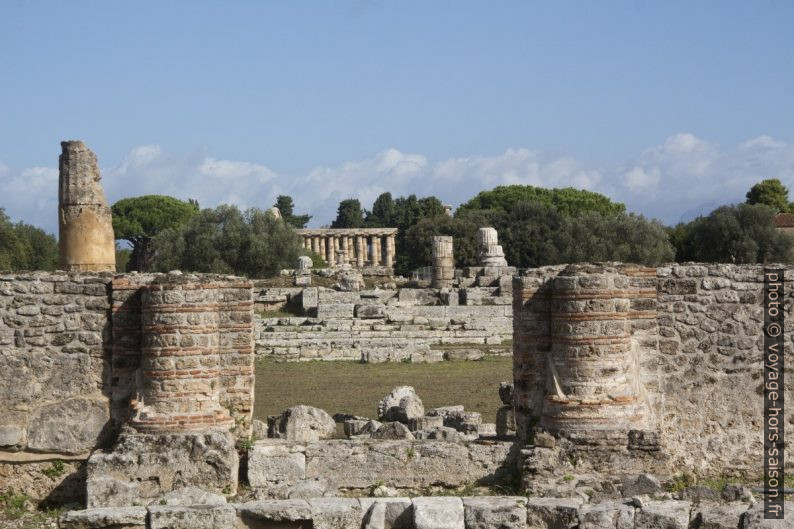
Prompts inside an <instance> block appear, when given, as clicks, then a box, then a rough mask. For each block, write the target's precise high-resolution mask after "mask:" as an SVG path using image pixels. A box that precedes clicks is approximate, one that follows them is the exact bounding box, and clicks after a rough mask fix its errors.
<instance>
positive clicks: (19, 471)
mask: <svg viewBox="0 0 794 529" xmlns="http://www.w3.org/2000/svg"><path fill="white" fill-rule="evenodd" d="M162 277H164V276H163V275H144V274H130V275H120V276H115V277H114V276H113V274H111V273H97V272H82V273H77V272H75V273H66V272H35V273H26V274H0V373H2V376H0V402H2V403H3V405H2V406H0V481H3V480H4V478H6V477H7V478H8V479H13V481H14V483H16V484H17V486H19V487H20V488H24V490H26V491H28V493H29V494H32V495H34V496H35V497H37V498H44V497H46V496H49V497H50V498H51V499H53V498H56V497H57V498H61V499H63V498H66V499H68V500H70V501H71V500H74V499H78V500H79V499H80V498H81V497H82V496H83V495H84V491H85V488H84V486H85V485H84V484H85V469H84V468H83V467H82V466H80V465H79V464H78V465H77V466H74V465H73V464H67V465H66V467H65V470H64V471H59V472H58V473H57V474H53V476H58V477H57V479H56V478H54V477H53V478H50V477H49V475H48V474H47V473H45V472H44V470H47V469H49V466H50V465H51V462H52V461H53V460H66V461H68V460H75V463H79V462H80V461H83V460H85V459H86V458H87V457H88V454H89V453H90V452H91V451H92V450H94V449H95V448H102V447H107V446H109V445H110V443H111V442H112V441H113V440H114V438H115V436H116V434H117V433H118V431H119V429H120V426H121V425H122V423H123V422H124V421H125V420H126V419H128V418H129V416H130V411H131V410H132V406H131V401H134V399H135V398H136V395H137V393H136V384H137V383H138V382H137V381H136V379H138V378H139V377H138V376H137V374H138V373H139V372H140V371H139V370H140V369H141V368H142V367H144V366H143V364H142V351H143V349H144V348H145V347H146V346H147V344H148V346H149V347H150V348H151V346H152V345H154V343H155V339H156V338H160V337H162V338H163V339H166V340H167V339H168V333H167V332H162V333H161V332H160V331H161V330H162V329H158V336H157V337H153V336H152V335H151V334H150V335H149V337H148V338H147V335H146V333H145V332H144V318H143V311H142V307H141V293H142V291H143V290H144V289H145V288H151V285H152V284H153V283H155V282H157V281H158V280H159V279H158V278H162ZM187 277H191V278H192V279H193V280H197V281H198V284H199V285H200V286H201V288H200V289H199V290H197V291H196V292H197V293H198V292H202V293H204V292H205V291H207V289H208V288H209V287H211V286H213V285H215V286H216V288H215V289H214V290H213V296H214V297H213V303H212V307H211V308H212V311H213V314H212V315H211V319H212V320H213V321H216V322H217V327H218V328H217V345H218V347H219V350H218V353H219V354H218V356H217V360H218V361H217V366H216V370H215V375H216V376H217V378H216V380H217V382H213V383H217V384H218V385H219V387H220V391H219V404H220V406H221V407H222V408H223V411H224V413H227V412H228V413H227V415H226V417H227V419H228V415H229V414H230V415H231V417H232V419H233V423H234V424H233V431H232V433H233V434H234V435H235V436H242V437H247V436H248V435H249V434H250V425H251V416H252V412H253V410H252V404H253V383H254V376H253V321H252V317H253V300H252V296H251V292H252V290H251V285H250V283H249V282H247V281H244V280H240V279H239V278H231V279H230V278H227V277H222V276H211V275H199V276H187ZM218 280H220V281H218ZM216 283H217V285H216ZM218 285H220V286H218ZM205 287H206V288H205ZM160 308H161V309H162V310H161V313H163V314H165V313H166V312H168V310H169V309H168V307H167V306H163V307H160ZM205 308H206V307H205ZM162 345H164V346H165V347H166V348H167V344H164V343H163V344H162ZM162 350H165V349H162ZM162 350H161V352H162ZM175 358H176V357H175ZM180 358H181V359H182V360H180V361H182V362H183V363H184V362H185V361H190V359H189V358H188V357H186V356H184V355H181V356H180ZM174 367H175V368H176V365H175V366H174ZM183 367H188V366H187V365H185V366H183ZM195 368H196V369H198V370H199V371H201V366H198V365H197V366H195ZM175 373H176V372H175ZM176 374H179V373H176ZM196 376H197V377H199V376H203V375H202V374H201V373H198V374H197V375H196ZM137 389H138V390H140V389H141V388H137ZM37 462H38V463H37ZM22 463H24V464H22ZM44 476H46V478H45V477H44ZM27 485H30V487H28V486H27ZM59 489H64V490H59ZM65 489H69V490H65ZM78 489H79V490H78Z"/></svg>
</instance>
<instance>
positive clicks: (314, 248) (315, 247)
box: [309, 235, 320, 255]
mask: <svg viewBox="0 0 794 529" xmlns="http://www.w3.org/2000/svg"><path fill="white" fill-rule="evenodd" d="M309 238H310V239H311V241H312V252H314V253H316V254H317V255H320V240H319V239H318V238H317V236H316V235H312V236H310V237H309Z"/></svg>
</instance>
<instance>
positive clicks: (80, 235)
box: [58, 141, 116, 271]
mask: <svg viewBox="0 0 794 529" xmlns="http://www.w3.org/2000/svg"><path fill="white" fill-rule="evenodd" d="M61 149H62V153H61V156H60V158H59V170H60V172H59V177H58V184H59V185H58V233H59V237H58V249H59V266H60V268H62V269H64V270H75V271H80V270H85V271H107V270H110V271H115V269H116V242H115V239H114V235H113V221H112V218H111V213H110V207H108V203H107V199H106V198H105V192H104V191H103V190H102V185H101V184H100V183H99V180H100V176H99V167H98V165H97V159H96V156H95V155H94V153H93V152H91V150H90V149H89V148H88V147H86V146H85V144H84V143H83V142H82V141H63V142H61Z"/></svg>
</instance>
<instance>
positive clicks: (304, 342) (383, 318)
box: [256, 269, 513, 362]
mask: <svg viewBox="0 0 794 529" xmlns="http://www.w3.org/2000/svg"><path fill="white" fill-rule="evenodd" d="M466 273H467V274H470V275H472V276H473V277H466V276H465V275H462V276H461V277H460V278H458V280H457V283H456V285H458V287H456V288H452V289H430V288H400V289H375V290H360V291H338V290H333V289H330V288H323V287H293V288H266V289H264V290H262V291H261V292H260V294H259V296H258V297H257V298H256V303H257V305H258V306H259V307H261V308H263V309H267V310H270V311H272V310H290V311H291V312H294V313H295V314H296V315H295V316H292V317H287V316H280V317H267V312H265V313H264V314H262V313H259V314H260V315H259V317H258V318H257V321H256V354H257V355H258V356H265V357H272V358H275V359H278V360H287V361H294V360H353V361H361V362H387V361H411V362H437V361H441V360H444V359H479V358H481V357H482V355H483V354H509V353H510V345H509V344H510V340H511V339H512V332H513V329H512V324H513V323H512V321H513V320H512V318H513V308H512V280H511V277H510V276H506V275H503V276H501V277H500V276H496V275H493V276H482V275H479V276H478V275H477V274H481V270H479V269H473V271H470V270H466ZM462 285H467V286H462Z"/></svg>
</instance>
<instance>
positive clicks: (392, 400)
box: [378, 386, 425, 421]
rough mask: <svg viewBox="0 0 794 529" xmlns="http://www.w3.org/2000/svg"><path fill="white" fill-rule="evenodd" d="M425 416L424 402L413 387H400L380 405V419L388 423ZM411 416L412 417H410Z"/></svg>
mask: <svg viewBox="0 0 794 529" xmlns="http://www.w3.org/2000/svg"><path fill="white" fill-rule="evenodd" d="M424 414H425V409H424V406H423V405H422V400H421V399H420V398H419V396H418V395H417V394H416V391H415V390H414V388H413V387H411V386H398V387H396V388H394V389H392V390H391V392H390V393H389V394H388V395H386V396H385V397H383V398H382V399H381V401H380V402H379V403H378V418H379V419H381V420H386V421H396V420H400V417H401V416H406V417H405V418H406V420H407V419H413V418H414V417H421V416H422V415H424ZM409 415H410V416H409Z"/></svg>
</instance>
